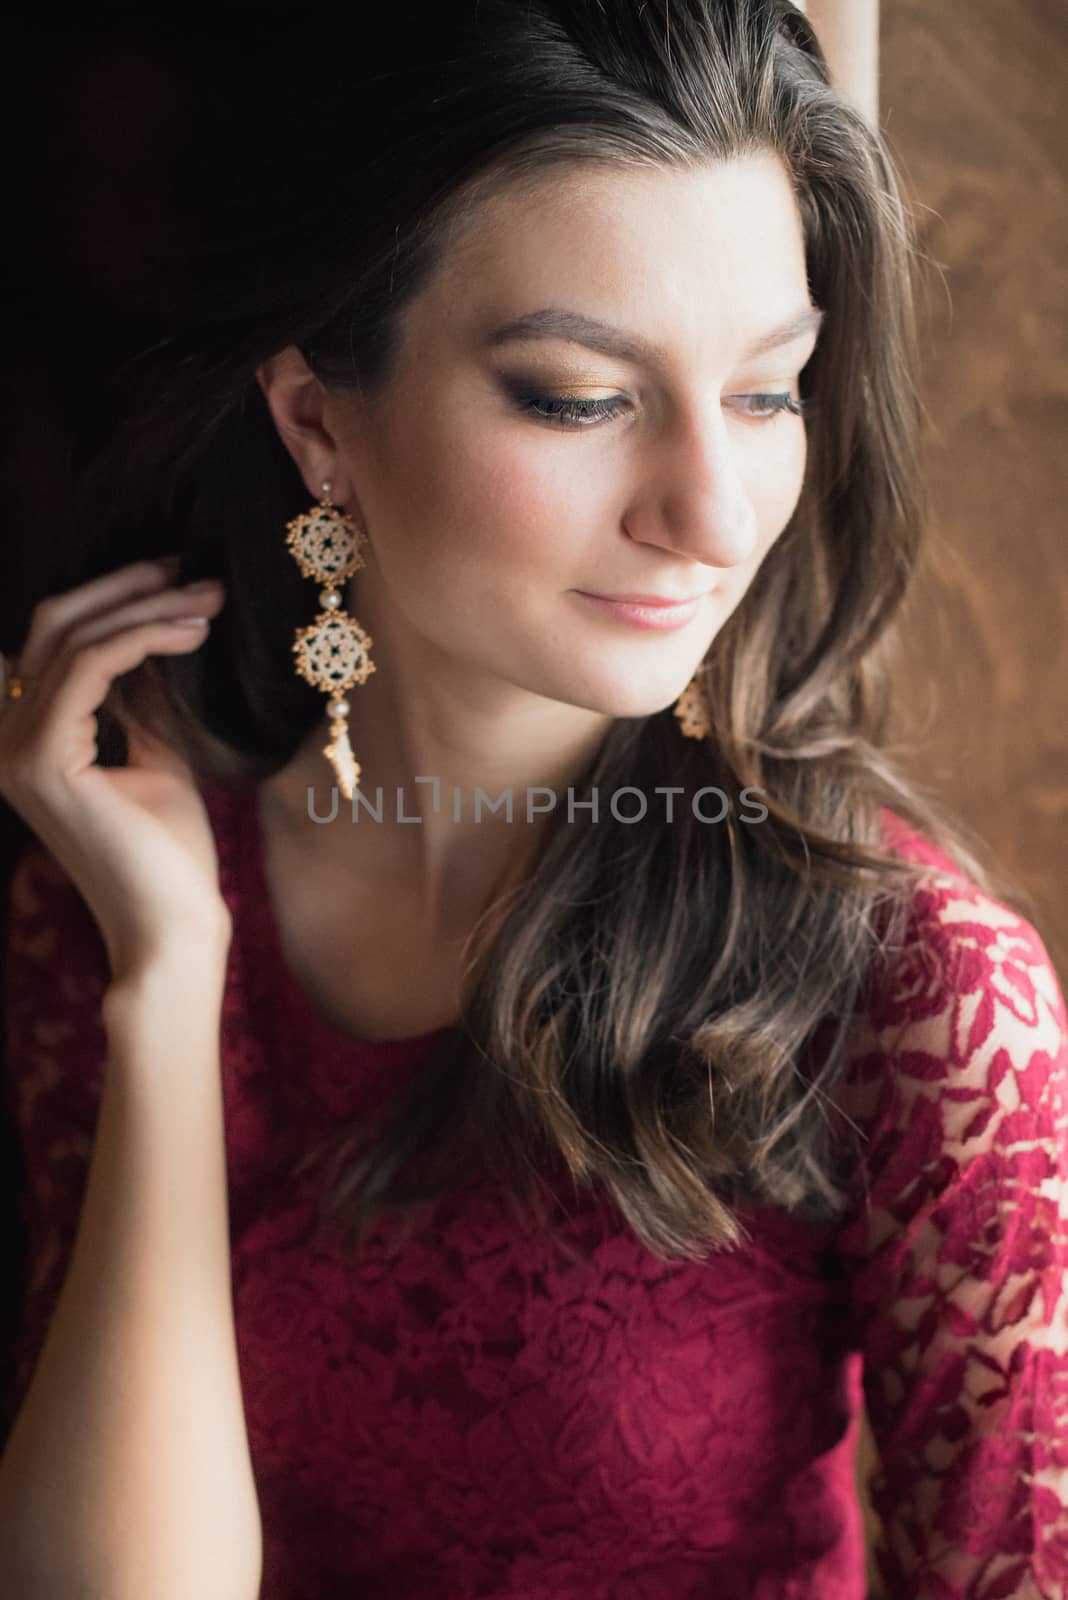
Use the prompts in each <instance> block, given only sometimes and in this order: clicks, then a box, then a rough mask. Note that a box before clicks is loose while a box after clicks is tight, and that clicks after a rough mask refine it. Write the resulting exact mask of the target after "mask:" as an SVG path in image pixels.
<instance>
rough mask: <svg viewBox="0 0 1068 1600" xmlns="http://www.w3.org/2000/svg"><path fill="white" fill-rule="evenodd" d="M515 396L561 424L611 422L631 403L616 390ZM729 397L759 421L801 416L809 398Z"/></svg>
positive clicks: (531, 412) (532, 412) (523, 407)
mask: <svg viewBox="0 0 1068 1600" xmlns="http://www.w3.org/2000/svg"><path fill="white" fill-rule="evenodd" d="M512 398H513V400H514V402H515V404H516V405H517V406H518V408H519V410H520V411H522V412H523V413H524V414H525V415H526V416H532V417H537V418H538V420H539V421H541V422H548V423H550V424H552V425H553V426H555V427H559V428H582V427H589V426H592V425H594V424H596V423H600V422H608V421H611V420H612V419H613V418H615V417H618V416H619V415H620V414H621V413H622V411H623V410H624V409H625V408H626V406H627V403H628V402H627V399H626V396H625V395H621V394H616V395H611V396H609V398H608V399H606V400H582V399H580V398H579V396H578V395H546V394H536V393H534V392H532V391H529V390H527V391H523V390H516V391H514V393H513V395H512ZM726 399H727V400H728V401H729V402H730V403H731V404H732V405H738V406H740V408H741V411H742V413H743V415H744V416H746V417H751V418H753V419H754V420H755V421H764V420H767V419H770V418H772V417H777V416H779V415H780V413H781V412H784V411H789V412H791V413H792V414H793V415H794V416H796V417H800V416H802V415H803V414H804V411H805V402H804V401H803V400H798V399H795V398H794V396H793V395H792V394H788V393H787V394H732V395H727V396H726Z"/></svg>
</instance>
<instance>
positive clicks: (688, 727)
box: [675, 673, 712, 739]
mask: <svg viewBox="0 0 1068 1600" xmlns="http://www.w3.org/2000/svg"><path fill="white" fill-rule="evenodd" d="M675 715H676V716H677V717H678V719H679V723H680V725H681V728H682V731H683V733H684V734H685V735H686V737H687V739H707V738H708V736H709V734H710V733H711V732H712V720H711V718H710V716H709V712H708V701H707V699H706V698H705V691H704V689H703V688H702V686H701V680H700V674H699V673H695V674H694V676H693V677H692V678H691V679H690V681H689V683H688V684H687V685H686V687H685V689H684V690H683V691H682V693H681V694H680V695H679V698H678V699H677V700H676V701H675Z"/></svg>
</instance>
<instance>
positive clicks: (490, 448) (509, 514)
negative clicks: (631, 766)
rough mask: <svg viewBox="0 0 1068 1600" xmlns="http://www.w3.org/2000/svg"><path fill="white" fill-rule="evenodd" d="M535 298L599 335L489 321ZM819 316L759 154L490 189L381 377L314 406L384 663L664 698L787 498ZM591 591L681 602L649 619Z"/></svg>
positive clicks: (587, 697)
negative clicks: (688, 608) (617, 608)
mask: <svg viewBox="0 0 1068 1600" xmlns="http://www.w3.org/2000/svg"><path fill="white" fill-rule="evenodd" d="M547 308H554V309H555V311H556V312H557V313H558V314H559V313H567V314H568V315H569V316H570V317H572V318H574V319H577V318H579V317H583V318H590V319H596V320H598V321H599V322H601V323H604V324H610V325H612V326H613V327H614V328H615V329H617V330H621V331H620V332H619V333H618V334H617V335H616V336H615V345H614V347H611V348H610V347H609V346H608V345H605V346H603V347H602V348H597V347H596V341H595V339H594V337H593V335H592V334H589V333H588V334H587V336H586V337H584V338H578V337H571V338H568V337H565V336H564V333H563V332H562V331H558V332H553V333H551V336H541V337H535V336H533V334H532V332H528V334H527V336H525V337H519V336H516V335H515V334H513V335H511V336H506V335H505V333H504V332H503V331H502V330H504V329H505V325H506V324H508V323H511V322H513V321H514V320H515V319H517V318H521V317H523V318H529V317H530V316H531V314H532V313H541V314H542V326H543V329H544V332H545V334H548V333H549V331H550V330H549V328H548V319H547V318H546V316H545V312H546V310H547ZM818 320H819V319H818V314H815V313H813V311H812V307H811V303H810V299H809V294H808V287H807V279H806V271H805V255H804V246H803V240H802V233H801V224H800V219H799V216H798V212H797V208H796V204H795V201H794V197H793V192H792V189H791V186H790V182H789V179H788V177H787V174H786V171H785V169H784V168H783V166H782V165H781V164H780V162H779V161H778V160H777V158H775V157H774V156H772V155H770V154H761V155H754V156H750V157H746V158H744V159H739V160H736V161H733V162H729V163H717V164H715V165H711V166H708V167H706V168H704V169H702V170H699V171H693V172H669V171H664V170H655V171H654V170H639V169H629V170H620V169H611V170H608V169H604V168H598V167H596V166H591V165H586V166H584V167H582V168H581V169H580V168H573V169H572V168H569V169H567V171H566V173H565V172H564V171H563V170H562V169H558V170H557V171H555V172H552V173H551V174H549V175H547V177H546V179H545V181H544V183H541V184H540V185H539V186H538V188H537V189H536V190H535V191H533V192H531V191H530V190H526V191H524V192H523V193H520V192H518V191H515V192H512V193H510V194H507V195H505V196H499V197H496V198H494V199H493V200H491V201H487V203H486V204H485V206H484V207H483V209H482V210H481V212H480V213H479V215H478V219H477V221H474V220H472V221H471V222H469V223H466V224H465V225H464V229H463V231H462V233H460V234H458V236H457V239H456V242H455V244H454V246H453V248H451V249H450V251H449V252H448V254H447V256H446V258H445V259H444V260H443V262H442V264H441V266H440V268H439V270H438V272H437V274H436V275H435V277H434V278H433V280H432V281H431V282H430V283H429V284H428V285H427V287H426V288H425V289H424V290H423V292H422V293H421V294H420V295H419V296H418V297H417V299H415V300H414V301H413V302H412V303H411V305H410V307H409V309H408V312H407V314H406V317H405V320H404V324H403V331H402V339H401V344H400V349H399V358H398V362H397V365H396V368H395V372H394V375H393V376H392V378H391V380H390V383H389V385H388V386H387V387H386V389H385V390H383V391H382V392H381V393H380V394H379V395H378V396H376V397H375V398H374V400H373V401H372V402H368V403H365V402H364V401H362V400H361V399H360V397H358V396H357V395H356V394H354V392H353V391H350V390H332V391H330V392H329V394H328V396H327V401H326V405H325V408H324V418H325V420H326V421H327V423H328V425H329V429H330V431H331V432H332V434H333V436H334V438H335V441H336V443H337V450H338V455H337V466H336V467H335V468H334V469H332V470H331V472H330V473H329V474H324V476H326V475H329V476H331V477H332V479H333V483H334V491H333V497H334V499H335V500H339V501H341V502H342V503H345V504H347V506H348V508H349V509H351V510H355V511H356V512H357V516H358V519H359V520H360V522H361V525H362V526H363V527H364V528H365V529H366V530H367V533H368V536H369V541H370V547H369V548H368V547H365V549H364V556H365V559H366V561H367V566H366V568H365V569H363V570H361V571H360V572H359V573H358V574H357V575H356V576H355V578H354V579H353V583H352V592H351V597H350V609H351V610H352V614H353V615H354V616H355V617H356V618H357V619H358V620H359V621H360V622H361V623H362V624H363V625H364V626H365V627H366V628H368V630H369V631H370V632H371V633H372V635H373V636H374V638H375V653H376V656H377V657H378V659H379V660H382V659H385V660H387V661H388V660H389V659H390V658H391V656H393V655H394V653H395V652H398V653H399V654H398V659H400V658H401V657H402V656H403V657H404V658H405V659H408V660H413V659H414V660H418V661H425V662H426V664H428V665H431V664H433V665H435V666H439V667H442V668H446V669H451V668H458V669H460V672H459V678H460V679H461V680H462V681H463V682H464V683H465V684H468V685H470V684H473V683H482V682H485V683H486V684H487V685H506V686H508V688H509V690H510V691H513V692H514V691H515V690H516V689H518V690H520V691H525V692H527V693H532V694H535V695H538V696H543V697H546V698H548V699H550V700H554V701H559V702H565V703H567V704H569V705H573V706H582V707H586V708H589V709H591V710H595V711H599V712H602V713H605V714H607V715H609V716H624V717H628V716H631V717H632V716H644V715H648V714H650V713H652V712H655V711H658V710H661V709H663V708H664V707H665V706H666V705H668V704H670V703H671V701H673V700H674V699H675V698H676V697H677V696H678V695H679V693H680V692H681V691H682V689H683V688H684V687H685V685H686V684H687V682H688V681H689V679H690V677H691V676H692V674H693V672H694V670H695V668H696V667H697V665H698V663H699V662H700V660H701V658H702V657H703V656H704V655H705V653H706V651H707V650H708V647H709V645H710V644H711V642H712V640H713V639H714V638H715V636H716V634H717V633H718V632H719V630H720V629H721V628H722V627H723V625H724V623H725V622H726V621H727V619H728V617H729V616H730V615H731V613H732V612H733V611H734V609H735V607H736V606H737V605H738V603H739V602H740V600H741V599H742V597H743V595H744V594H745V592H746V590H747V588H748V587H749V584H750V583H751V582H752V579H753V576H754V574H755V573H756V571H757V569H758V567H759V566H760V564H761V562H762V561H763V560H764V558H765V556H766V555H767V554H768V551H769V550H770V549H771V546H772V545H773V544H774V543H775V541H776V540H777V539H778V538H779V536H780V534H781V533H782V532H783V530H784V528H785V527H786V524H787V523H788V521H789V519H790V516H791V513H792V512H793V510H794V506H795V504H796V502H797V499H798V495H799V492H800V489H801V482H802V475H803V472H804V466H805V425H804V422H803V421H802V419H801V417H800V416H799V415H797V414H795V412H794V411H793V410H792V409H791V408H790V402H791V401H792V402H793V403H796V401H797V399H798V377H799V374H800V372H801V369H802V367H803V366H804V365H805V363H806V361H807V360H808V359H809V357H810V355H811V354H812V350H813V347H814V344H815V341H816V331H817V324H818ZM572 331H573V332H576V333H577V332H580V331H581V330H577V329H573V330H572ZM624 342H626V343H627V344H629V345H631V346H638V345H639V344H640V345H641V347H642V348H641V349H637V348H631V349H626V350H625V349H624V348H623V344H624ZM314 488H315V489H318V484H317V483H314ZM589 595H601V596H618V595H628V596H629V595H651V596H661V597H664V598H671V599H678V598H681V597H694V596H699V597H700V599H699V600H698V604H697V606H696V608H695V609H694V611H693V613H692V616H691V618H690V620H689V621H688V622H686V623H685V625H683V626H679V627H677V628H674V629H672V630H670V631H652V630H649V629H645V628H640V627H637V626H635V625H633V624H632V623H629V622H626V621H623V620H620V619H619V617H618V616H617V615H615V614H614V613H613V612H611V611H610V610H608V609H606V608H605V607H604V606H602V605H599V604H597V603H596V602H595V601H594V600H592V599H590V598H587V596H589ZM446 675H448V672H447V673H446ZM493 699H494V696H493V694H492V693H491V694H490V695H489V696H488V697H487V699H486V703H489V702H490V701H492V700H493Z"/></svg>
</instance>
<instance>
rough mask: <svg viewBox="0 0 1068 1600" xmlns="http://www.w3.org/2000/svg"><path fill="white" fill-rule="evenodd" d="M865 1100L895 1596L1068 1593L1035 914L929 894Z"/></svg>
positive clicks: (861, 1195) (870, 1285)
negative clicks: (1030, 917) (1032, 921)
mask: <svg viewBox="0 0 1068 1600" xmlns="http://www.w3.org/2000/svg"><path fill="white" fill-rule="evenodd" d="M847 1081H848V1082H850V1083H851V1085H852V1090H853V1092H854V1093H855V1095H856V1099H855V1100H854V1101H853V1102H852V1103H850V1101H849V1100H848V1099H847V1100H846V1101H845V1104H846V1107H847V1109H848V1110H849V1111H850V1114H851V1115H854V1119H855V1120H856V1121H857V1122H858V1124H859V1125H860V1126H861V1127H862V1128H863V1129H864V1131H865V1132H866V1133H867V1134H868V1138H867V1141H866V1143H865V1145H864V1156H863V1158H862V1163H861V1168H860V1179H861V1181H860V1183H859V1184H858V1190H857V1194H858V1199H857V1203H856V1205H855V1207H854V1208H853V1209H852V1211H851V1213H850V1215H849V1217H848V1218H847V1219H846V1222H845V1224H844V1226H843V1228H842V1230H841V1231H840V1233H839V1235H838V1246H839V1250H840V1255H841V1258H842V1260H843V1263H844V1266H845V1268H846V1271H847V1272H848V1274H849V1279H850V1283H851V1291H852V1292H851V1305H852V1307H853V1316H854V1319H855V1320H854V1326H853V1330H852V1332H853V1344H854V1347H855V1348H858V1349H859V1350H860V1351H861V1352H862V1355H863V1365H864V1392H865V1400H866V1405H867V1410H868V1415H869V1418H870V1421H871V1427H872V1433H873V1436H874V1439H875V1443H876V1446H877V1452H878V1464H877V1466H876V1467H875V1469H874V1470H873V1472H872V1474H871V1476H870V1479H869V1485H868V1487H869V1493H870V1496H871V1501H872V1505H873V1508H874V1510H875V1511H876V1513H877V1515H878V1517H879V1520H880V1522H881V1524H882V1529H883V1535H884V1541H885V1542H884V1544H883V1546H882V1548H880V1549H878V1550H877V1552H876V1564H877V1568H878V1571H879V1573H880V1575H881V1577H882V1579H883V1582H884V1583H885V1585H886V1587H887V1593H888V1595H889V1596H892V1597H893V1600H1001V1597H1003V1596H1011V1597H1012V1600H1065V1597H1066V1596H1068V1283H1066V1280H1068V1019H1066V1015H1065V1004H1064V996H1063V992H1062V990H1061V988H1060V986H1059V983H1058V980H1057V977H1056V975H1055V973H1054V970H1053V968H1052V966H1051V964H1050V959H1049V956H1048V953H1047V951H1046V948H1045V946H1044V944H1043V943H1042V940H1041V939H1040V937H1039V935H1038V933H1037V932H1036V931H1035V929H1034V928H1033V927H1032V926H1031V924H1030V923H1029V922H1027V921H1026V920H1024V919H1023V918H1022V917H1020V916H1019V915H1018V914H1017V913H1014V912H1012V911H1011V910H1009V909H1008V908H1007V907H1005V906H1003V905H1001V904H1000V903H999V902H996V901H992V900H991V899H989V898H988V897H987V896H985V895H984V894H982V893H981V892H980V891H979V890H978V889H976V888H975V887H974V886H972V885H969V884H967V883H965V882H963V881H960V880H957V879H953V878H948V877H945V876H938V877H936V878H934V879H932V881H931V883H930V887H929V888H924V889H922V890H921V891H920V892H919V894H918V896H917V902H916V913H915V917H914V921H913V928H912V934H911V935H910V939H909V942H908V948H907V949H906V950H905V951H904V953H903V955H902V957H901V959H900V961H899V963H898V965H897V967H896V970H895V975H894V978H893V981H892V983H891V984H890V986H889V987H888V990H887V992H885V993H884V994H883V995H882V996H881V997H880V998H879V999H878V1000H877V1001H876V1003H875V1005H874V1007H873V1008H872V1009H871V1011H870V1012H869V1015H868V1017H867V1019H866V1021H865V1024H864V1032H863V1034H862V1036H861V1048H860V1049H859V1050H858V1051H857V1053H856V1056H855V1058H854V1059H853V1060H852V1061H851V1064H850V1069H849V1078H848V1080H847Z"/></svg>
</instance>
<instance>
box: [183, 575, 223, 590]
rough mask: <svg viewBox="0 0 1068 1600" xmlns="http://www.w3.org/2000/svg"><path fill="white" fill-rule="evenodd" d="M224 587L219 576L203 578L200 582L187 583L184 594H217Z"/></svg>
mask: <svg viewBox="0 0 1068 1600" xmlns="http://www.w3.org/2000/svg"><path fill="white" fill-rule="evenodd" d="M221 588H222V584H221V583H220V582H219V580H218V578H201V579H200V581H199V583H187V584H186V585H185V588H184V589H183V590H182V593H183V594H217V593H218V591H219V590H220V589H221Z"/></svg>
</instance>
